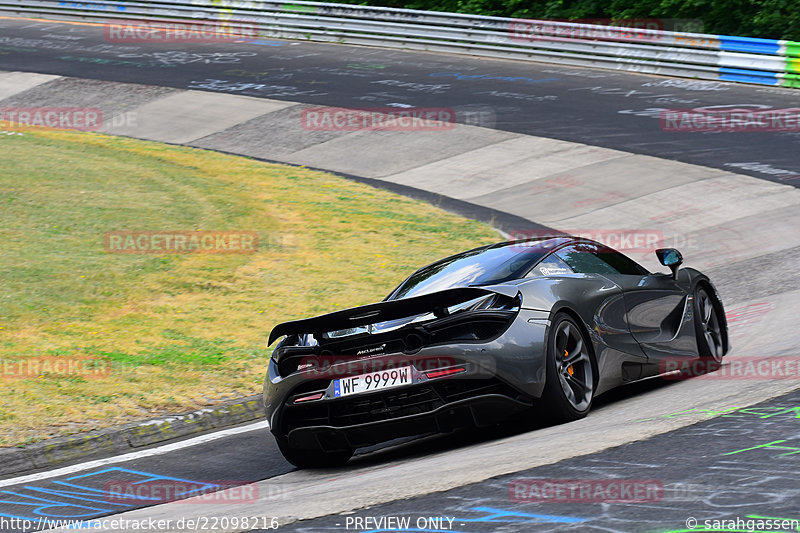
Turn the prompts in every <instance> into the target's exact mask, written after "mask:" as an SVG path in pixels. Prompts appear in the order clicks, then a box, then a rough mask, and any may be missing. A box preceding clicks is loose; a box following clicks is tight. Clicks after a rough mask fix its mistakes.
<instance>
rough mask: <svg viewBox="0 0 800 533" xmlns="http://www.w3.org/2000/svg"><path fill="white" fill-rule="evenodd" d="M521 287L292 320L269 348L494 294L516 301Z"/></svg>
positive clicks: (463, 290)
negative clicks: (283, 340) (282, 341)
mask: <svg viewBox="0 0 800 533" xmlns="http://www.w3.org/2000/svg"><path fill="white" fill-rule="evenodd" d="M517 292H518V288H517V287H514V286H507V285H493V286H487V287H459V288H455V289H447V290H444V291H439V292H434V293H430V294H423V295H422V296H414V297H411V298H401V299H399V300H388V301H384V302H379V303H375V304H369V305H363V306H361V307H352V308H350V309H343V310H341V311H335V312H333V313H328V314H327V315H320V316H316V317H313V318H304V319H302V320H292V321H291V322H284V323H282V324H278V325H277V326H275V327H274V328H273V329H272V332H271V333H270V334H269V342H267V346H269V345H270V344H272V343H273V342H275V340H277V339H278V338H280V337H282V336H284V335H299V334H302V333H313V334H314V336H315V337H318V336H319V335H320V334H321V333H324V332H328V331H338V330H341V329H348V328H353V327H356V326H364V325H367V324H376V323H378V322H387V321H389V320H395V319H398V318H403V317H407V316H414V315H421V314H425V313H428V312H432V311H434V309H436V308H437V307H450V306H451V305H455V304H458V303H461V302H466V301H468V300H472V299H473V298H479V297H481V296H486V295H489V294H492V293H496V294H502V295H504V296H509V297H511V298H513V297H514V296H516V295H517Z"/></svg>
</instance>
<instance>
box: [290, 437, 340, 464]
mask: <svg viewBox="0 0 800 533" xmlns="http://www.w3.org/2000/svg"><path fill="white" fill-rule="evenodd" d="M275 440H276V442H277V443H278V449H279V450H280V451H281V454H283V457H284V458H286V460H287V461H289V462H290V463H292V464H293V465H294V466H296V467H298V468H330V467H335V466H342V465H343V464H345V463H346V462H347V461H349V460H350V458H351V457H352V456H353V452H352V451H350V450H348V451H335V452H324V451H321V450H301V449H297V448H292V447H291V446H289V443H288V442H287V441H286V440H285V439H282V438H280V437H275Z"/></svg>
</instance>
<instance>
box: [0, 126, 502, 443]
mask: <svg viewBox="0 0 800 533" xmlns="http://www.w3.org/2000/svg"><path fill="white" fill-rule="evenodd" d="M19 133H20V134H16V135H2V136H0V146H1V147H0V168H2V169H3V171H2V173H0V206H2V209H0V280H2V283H1V284H0V446H15V445H20V444H25V443H29V442H33V441H36V440H41V439H43V438H46V437H50V436H56V435H65V434H70V433H75V432H79V431H83V430H88V429H96V428H99V427H106V426H111V425H116V424H120V423H123V422H129V421H132V420H136V419H144V418H150V417H152V416H156V415H159V414H162V413H166V412H177V411H184V410H190V409H194V408H198V407H202V406H209V405H214V404H216V403H219V402H220V401H223V400H225V399H229V398H231V397H238V396H246V395H251V394H256V393H257V392H258V391H259V390H260V387H261V382H262V380H263V374H264V371H265V368H266V361H267V357H268V351H267V350H266V349H265V347H264V341H265V339H266V335H267V333H268V332H269V329H270V328H271V327H272V326H273V325H275V324H276V323H278V322H282V321H285V320H291V319H296V318H302V317H306V316H313V315H316V314H319V313H324V312H329V311H333V310H336V309H341V308H344V307H350V306H354V305H362V304H366V303H371V302H373V301H377V300H379V299H381V298H382V297H383V296H385V295H386V294H387V293H388V291H389V290H390V289H391V288H392V287H393V286H395V285H396V284H397V283H399V282H400V281H401V280H402V279H403V278H404V277H405V276H406V275H408V274H409V273H410V272H412V271H413V270H414V269H416V268H417V267H419V266H421V265H423V264H426V263H429V262H431V261H433V260H435V259H437V258H439V257H442V256H445V255H447V254H450V253H453V252H456V251H460V250H463V249H467V248H471V247H474V246H477V245H479V244H482V243H489V242H494V241H496V240H498V239H499V238H498V234H497V233H496V232H495V231H494V230H492V229H491V228H490V227H488V226H486V225H484V224H481V223H478V222H475V221H471V220H467V219H464V218H461V217H458V216H456V215H453V214H450V213H446V212H444V211H441V210H439V209H437V208H435V207H433V206H430V205H428V204H424V203H420V202H417V201H413V200H410V199H408V198H405V197H402V196H398V195H396V194H392V193H389V192H386V191H382V190H378V189H374V188H371V187H369V186H366V185H363V184H359V183H354V182H352V181H348V180H346V179H343V178H340V177H337V176H334V175H331V174H326V173H323V172H317V171H312V170H308V169H304V168H294V167H286V166H281V165H272V164H267V163H263V162H259V161H255V160H252V159H247V158H243V157H236V156H229V155H224V154H219V153H216V152H209V151H204V150H198V149H192V148H186V147H176V146H168V145H163V144H158V143H152V142H145V141H138V140H133V139H126V138H118V137H111V136H105V135H101V134H95V133H81V132H68V131H50V130H34V129H24V130H19ZM125 230H133V231H189V232H194V231H198V230H200V231H208V230H213V231H234V232H239V231H241V232H255V233H256V234H257V235H258V249H257V251H255V252H254V253H249V254H208V253H204V254H198V253H191V254H176V253H172V254H129V253H126V254H120V253H110V252H108V251H107V247H106V245H105V244H104V236H105V235H106V234H107V233H108V232H114V231H125ZM82 358H90V359H97V360H99V361H101V362H103V365H107V366H102V368H103V369H106V370H107V371H103V372H98V373H96V374H89V373H88V372H87V371H86V370H85V367H81V368H84V370H83V371H80V372H73V371H66V372H65V371H63V368H62V367H59V366H58V365H57V364H55V363H57V362H58V361H73V362H74V361H79V360H80V359H82ZM25 365H27V366H25ZM35 365H38V366H35ZM31 368H33V369H35V370H36V371H35V372H34V373H33V374H35V375H33V374H32V373H31ZM98 368H100V367H98ZM20 369H22V370H20Z"/></svg>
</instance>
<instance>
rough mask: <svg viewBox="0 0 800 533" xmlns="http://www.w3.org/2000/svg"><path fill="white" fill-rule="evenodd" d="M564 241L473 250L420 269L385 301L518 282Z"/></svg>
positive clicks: (517, 243)
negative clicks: (451, 289) (477, 286)
mask: <svg viewBox="0 0 800 533" xmlns="http://www.w3.org/2000/svg"><path fill="white" fill-rule="evenodd" d="M566 240H567V239H561V238H556V239H538V240H536V239H534V240H528V241H516V242H506V243H501V244H495V245H492V246H488V247H483V248H476V249H474V250H470V251H468V252H463V253H460V254H456V255H453V256H451V257H447V258H445V259H442V260H441V261H437V262H436V263H433V264H431V265H428V266H426V267H423V268H421V269H419V270H417V271H416V272H414V273H413V274H411V276H409V277H408V279H406V280H405V281H404V282H403V283H401V284H400V286H399V287H397V288H396V289H395V290H394V292H392V294H391V295H390V296H389V297H388V298H387V299H388V300H397V299H400V298H409V297H411V296H420V295H422V294H428V293H431V292H437V291H442V290H445V289H450V288H453V287H466V286H474V285H492V284H495V283H503V282H505V281H510V280H513V279H518V278H521V277H523V276H525V274H527V273H528V271H529V270H530V269H531V268H533V266H534V265H536V263H538V262H539V261H540V260H541V259H542V258H543V257H544V256H546V255H547V254H548V253H550V251H552V250H553V248H555V247H556V246H558V245H559V244H561V243H562V242H565V241H566Z"/></svg>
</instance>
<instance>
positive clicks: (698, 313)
mask: <svg viewBox="0 0 800 533" xmlns="http://www.w3.org/2000/svg"><path fill="white" fill-rule="evenodd" d="M718 309H719V305H718V303H717V301H716V299H715V298H714V296H712V295H711V294H709V292H708V290H707V289H706V288H705V287H704V286H702V285H701V286H698V287H697V288H696V289H695V291H694V327H695V333H696V334H697V350H698V354H699V355H700V357H702V358H704V359H708V360H711V361H713V362H716V363H720V362H722V356H723V355H725V346H724V344H723V340H722V327H721V325H720V321H719V316H718V312H719V311H718Z"/></svg>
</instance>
